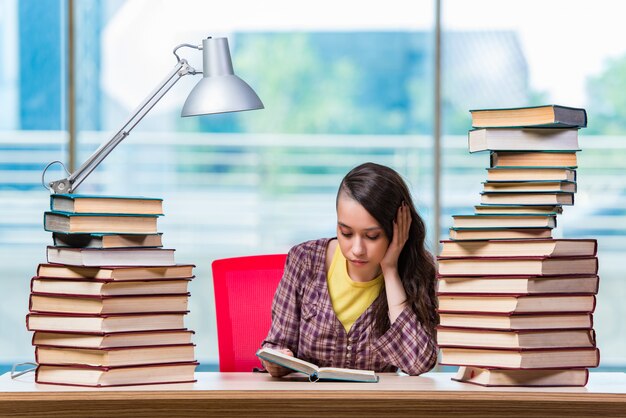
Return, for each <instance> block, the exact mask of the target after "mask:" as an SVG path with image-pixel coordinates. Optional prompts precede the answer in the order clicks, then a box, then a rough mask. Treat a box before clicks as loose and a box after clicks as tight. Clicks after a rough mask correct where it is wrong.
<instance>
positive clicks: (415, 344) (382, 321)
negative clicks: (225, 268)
mask: <svg viewBox="0 0 626 418" xmlns="http://www.w3.org/2000/svg"><path fill="white" fill-rule="evenodd" d="M425 235H426V229H425V226H424V222H423V221H422V219H421V218H420V217H419V215H418V214H417V212H416V210H415V206H414V205H413V202H412V199H411V195H410V193H409V190H408V188H407V186H406V184H405V182H404V181H403V180H402V178H401V177H400V175H399V174H398V173H396V172H395V171H394V170H392V169H391V168H388V167H385V166H382V165H378V164H374V163H365V164H362V165H360V166H358V167H356V168H354V169H353V170H352V171H350V172H349V173H348V174H347V175H346V176H345V177H344V179H343V180H342V182H341V185H340V186H339V192H338V193H337V238H336V239H334V238H333V239H327V238H323V239H319V240H316V241H308V242H305V243H302V244H299V245H296V246H295V247H293V248H292V249H291V250H290V251H289V255H288V257H287V263H286V265H285V273H284V275H283V278H282V279H281V281H280V284H279V286H278V289H277V290H276V294H275V296H274V302H273V307H272V325H271V328H270V331H269V334H268V336H267V338H266V339H265V340H264V341H263V343H262V345H263V346H264V347H271V348H275V349H279V350H282V351H284V352H285V353H287V354H290V355H295V356H296V357H298V358H301V359H303V360H306V361H309V362H311V363H314V364H316V365H318V366H320V367H342V368H350V369H364V370H374V371H377V372H392V371H396V370H397V369H400V370H402V371H403V372H405V373H408V374H410V375H419V374H421V373H424V372H427V371H428V370H430V369H431V368H432V367H433V366H434V365H435V362H436V359H437V346H436V343H435V327H436V325H437V323H438V316H437V312H436V307H437V301H436V297H435V266H434V262H433V258H432V256H431V254H430V253H429V252H428V251H427V250H426V249H425V247H424V239H425ZM263 365H264V367H265V368H266V369H267V371H268V372H269V373H270V374H271V375H272V376H275V377H280V376H284V375H286V374H288V373H290V370H289V369H286V368H283V367H280V366H278V365H276V364H273V363H269V362H263Z"/></svg>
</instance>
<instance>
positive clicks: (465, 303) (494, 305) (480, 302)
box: [438, 294, 596, 314]
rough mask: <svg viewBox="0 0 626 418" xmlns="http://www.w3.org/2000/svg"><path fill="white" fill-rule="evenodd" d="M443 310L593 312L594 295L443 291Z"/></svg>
mask: <svg viewBox="0 0 626 418" xmlns="http://www.w3.org/2000/svg"><path fill="white" fill-rule="evenodd" d="M438 298H439V312H457V313H461V312H464V313H535V314H538V313H556V312H560V313H565V312H570V313H574V312H577V313H592V312H593V311H594V309H595V307H596V297H595V296H594V295H575V294H568V295H493V294H492V295H487V294H476V295H439V296H438Z"/></svg>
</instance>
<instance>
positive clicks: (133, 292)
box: [26, 194, 197, 387]
mask: <svg viewBox="0 0 626 418" xmlns="http://www.w3.org/2000/svg"><path fill="white" fill-rule="evenodd" d="M162 207H163V202H162V199H151V198H143V197H105V196H86V195H61V194H55V195H52V196H51V199H50V209H51V211H49V212H46V213H45V214H44V228H45V229H46V231H50V232H52V238H53V243H54V245H53V246H49V247H47V261H48V262H47V263H46V264H40V265H39V267H38V268H37V274H36V276H35V277H33V279H32V281H31V295H30V305H29V306H30V313H29V314H28V315H27V318H26V324H27V328H28V329H29V330H30V331H35V332H34V335H33V345H34V346H35V358H36V361H37V363H38V367H37V371H36V377H35V381H36V382H38V383H51V384H60V385H79V386H94V387H101V386H119V385H138V384H157V383H180V382H193V381H194V370H195V368H196V366H197V362H196V361H195V355H194V344H193V343H192V340H191V337H192V334H193V331H190V330H188V329H186V328H185V326H184V317H185V314H186V313H187V306H188V299H189V293H188V285H189V282H190V280H191V279H192V278H193V268H194V266H193V265H190V264H176V263H175V260H174V250H173V249H164V248H162V239H161V238H162V235H161V234H160V233H158V229H157V220H158V217H159V216H161V215H162V214H163V209H162Z"/></svg>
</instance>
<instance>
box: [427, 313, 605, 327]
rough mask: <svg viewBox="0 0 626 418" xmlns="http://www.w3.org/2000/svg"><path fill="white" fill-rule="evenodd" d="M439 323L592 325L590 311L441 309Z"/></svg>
mask: <svg viewBox="0 0 626 418" xmlns="http://www.w3.org/2000/svg"><path fill="white" fill-rule="evenodd" d="M439 318H440V325H442V326H449V327H456V328H481V329H492V330H502V331H515V330H562V329H590V328H593V315H592V314H591V313H560V312H547V313H512V312H481V313H469V312H462V311H461V312H441V311H439Z"/></svg>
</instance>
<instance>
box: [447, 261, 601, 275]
mask: <svg viewBox="0 0 626 418" xmlns="http://www.w3.org/2000/svg"><path fill="white" fill-rule="evenodd" d="M437 260H438V264H439V269H438V274H439V275H440V276H450V275H457V276H458V275H463V276H491V275H510V276H517V275H520V276H527V275H531V276H560V275H565V274H571V275H574V274H578V275H596V274H597V273H598V258H597V257H571V256H568V257H548V256H508V257H441V256H440V257H437Z"/></svg>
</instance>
